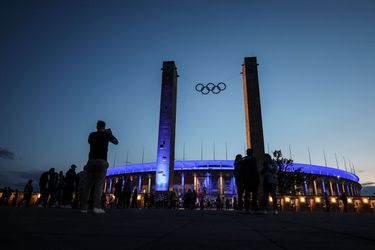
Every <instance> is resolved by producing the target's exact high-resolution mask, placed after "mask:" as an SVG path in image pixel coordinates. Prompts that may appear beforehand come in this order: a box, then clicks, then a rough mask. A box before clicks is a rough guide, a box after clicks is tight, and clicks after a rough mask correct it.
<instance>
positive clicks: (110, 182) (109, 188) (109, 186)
mask: <svg viewBox="0 0 375 250" xmlns="http://www.w3.org/2000/svg"><path fill="white" fill-rule="evenodd" d="M111 192H112V178H110V179H109V185H108V190H107V193H111Z"/></svg>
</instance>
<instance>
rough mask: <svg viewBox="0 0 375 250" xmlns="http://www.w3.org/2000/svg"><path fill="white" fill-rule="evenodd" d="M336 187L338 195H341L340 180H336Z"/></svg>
mask: <svg viewBox="0 0 375 250" xmlns="http://www.w3.org/2000/svg"><path fill="white" fill-rule="evenodd" d="M336 189H337V195H340V186H339V181H336Z"/></svg>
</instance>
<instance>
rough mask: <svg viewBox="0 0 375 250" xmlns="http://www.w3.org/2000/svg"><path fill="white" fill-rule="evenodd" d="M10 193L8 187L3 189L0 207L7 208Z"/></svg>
mask: <svg viewBox="0 0 375 250" xmlns="http://www.w3.org/2000/svg"><path fill="white" fill-rule="evenodd" d="M9 192H10V187H4V189H3V194H2V196H1V200H0V205H5V206H8V196H9Z"/></svg>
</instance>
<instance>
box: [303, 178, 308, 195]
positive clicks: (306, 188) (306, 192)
mask: <svg viewBox="0 0 375 250" xmlns="http://www.w3.org/2000/svg"><path fill="white" fill-rule="evenodd" d="M303 183H304V184H305V195H309V186H308V185H307V181H306V179H305V180H304V181H303Z"/></svg>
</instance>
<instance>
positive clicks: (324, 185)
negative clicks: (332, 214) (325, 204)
mask: <svg viewBox="0 0 375 250" xmlns="http://www.w3.org/2000/svg"><path fill="white" fill-rule="evenodd" d="M322 189H323V194H324V193H325V192H326V184H325V183H324V178H322Z"/></svg>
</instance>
